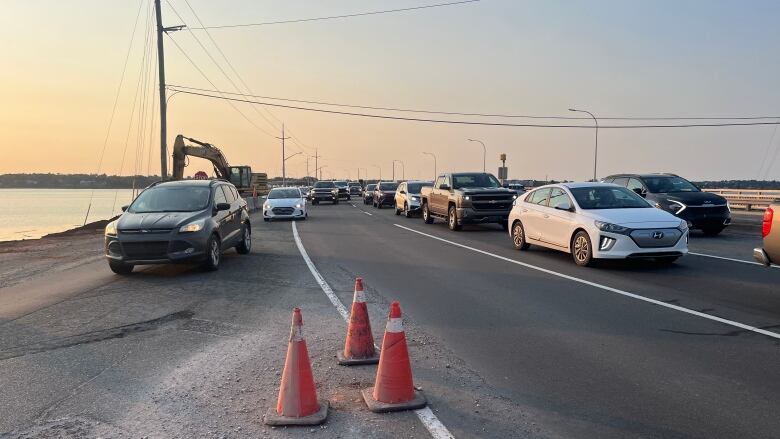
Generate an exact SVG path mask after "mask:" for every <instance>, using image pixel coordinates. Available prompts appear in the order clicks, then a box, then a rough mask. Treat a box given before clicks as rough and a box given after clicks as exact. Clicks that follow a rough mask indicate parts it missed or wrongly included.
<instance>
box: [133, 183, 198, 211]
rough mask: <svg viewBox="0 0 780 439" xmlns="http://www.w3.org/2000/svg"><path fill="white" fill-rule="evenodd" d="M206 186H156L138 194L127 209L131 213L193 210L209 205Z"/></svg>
mask: <svg viewBox="0 0 780 439" xmlns="http://www.w3.org/2000/svg"><path fill="white" fill-rule="evenodd" d="M210 195H211V188H210V187H207V186H189V187H188V186H176V187H174V186H158V187H154V188H151V189H147V190H145V191H143V192H141V194H140V195H138V198H136V199H135V201H133V204H131V205H130V207H129V208H128V209H127V211H128V212H131V213H151V212H195V211H198V210H203V209H205V208H207V207H208V205H209V197H210Z"/></svg>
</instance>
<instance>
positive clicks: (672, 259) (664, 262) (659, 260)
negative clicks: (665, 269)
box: [655, 256, 680, 265]
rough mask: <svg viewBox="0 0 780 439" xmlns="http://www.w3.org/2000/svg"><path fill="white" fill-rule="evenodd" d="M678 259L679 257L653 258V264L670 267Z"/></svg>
mask: <svg viewBox="0 0 780 439" xmlns="http://www.w3.org/2000/svg"><path fill="white" fill-rule="evenodd" d="M678 259H680V257H679V256H665V257H663V258H655V263H656V264H658V265H672V264H674V263H675V261H677V260H678Z"/></svg>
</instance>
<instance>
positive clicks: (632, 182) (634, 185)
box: [626, 178, 645, 192]
mask: <svg viewBox="0 0 780 439" xmlns="http://www.w3.org/2000/svg"><path fill="white" fill-rule="evenodd" d="M626 187H627V188H628V190H630V191H633V190H634V189H639V190H641V191H643V192H644V190H645V187H644V186H642V182H641V181H639V180H637V179H636V178H631V179H629V180H628V185H627V186H626Z"/></svg>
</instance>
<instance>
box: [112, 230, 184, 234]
mask: <svg viewBox="0 0 780 439" xmlns="http://www.w3.org/2000/svg"><path fill="white" fill-rule="evenodd" d="M171 230H173V229H119V233H122V234H125V235H136V234H141V233H143V234H144V235H146V234H164V233H171Z"/></svg>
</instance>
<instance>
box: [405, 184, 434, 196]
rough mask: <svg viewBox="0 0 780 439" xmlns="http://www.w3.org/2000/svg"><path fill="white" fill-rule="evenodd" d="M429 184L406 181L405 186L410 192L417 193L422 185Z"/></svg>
mask: <svg viewBox="0 0 780 439" xmlns="http://www.w3.org/2000/svg"><path fill="white" fill-rule="evenodd" d="M430 185H431V183H430V182H422V181H421V182H417V183H408V184H407V185H406V187H407V190H408V191H409V193H410V194H419V193H420V190H421V189H422V187H423V186H430Z"/></svg>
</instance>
